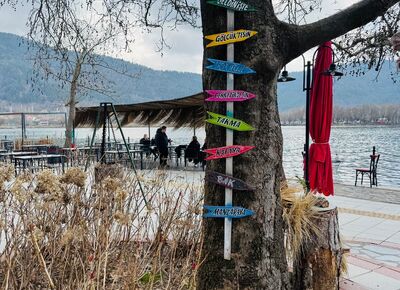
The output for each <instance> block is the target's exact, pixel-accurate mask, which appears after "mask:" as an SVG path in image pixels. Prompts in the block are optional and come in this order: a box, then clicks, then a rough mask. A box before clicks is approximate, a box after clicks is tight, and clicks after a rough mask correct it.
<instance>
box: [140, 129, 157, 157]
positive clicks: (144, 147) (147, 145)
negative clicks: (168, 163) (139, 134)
mask: <svg viewBox="0 0 400 290" xmlns="http://www.w3.org/2000/svg"><path fill="white" fill-rule="evenodd" d="M139 143H140V144H141V145H142V150H143V152H145V153H146V157H148V156H149V155H150V154H151V153H152V154H154V155H155V152H154V150H153V149H151V147H150V143H151V141H150V138H149V137H148V136H147V134H144V136H143V138H142V139H140V141H139Z"/></svg>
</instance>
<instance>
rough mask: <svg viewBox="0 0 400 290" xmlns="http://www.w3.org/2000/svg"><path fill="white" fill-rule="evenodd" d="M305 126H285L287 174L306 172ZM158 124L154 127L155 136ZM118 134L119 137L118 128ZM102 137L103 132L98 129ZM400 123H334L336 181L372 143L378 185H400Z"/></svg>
mask: <svg viewBox="0 0 400 290" xmlns="http://www.w3.org/2000/svg"><path fill="white" fill-rule="evenodd" d="M304 130H305V128H304V127H302V126H293V127H291V126H286V127H283V128H282V131H283V137H284V168H285V172H286V176H287V177H295V176H303V169H302V155H301V152H302V150H303V144H304V138H305V137H304ZM155 131H156V128H151V135H152V136H154V134H155ZM92 132H93V131H92V129H77V130H76V138H77V143H78V144H85V143H87V140H88V137H89V136H91V134H92ZM147 133H148V128H124V134H125V136H126V137H127V138H128V137H129V139H130V141H131V142H135V141H138V140H139V139H140V138H141V137H142V136H143V134H147ZM20 134H21V133H20V130H19V129H0V137H1V139H3V138H4V136H7V138H9V139H10V138H19V137H20ZM115 134H116V137H117V138H120V135H119V134H118V132H115ZM167 134H168V136H169V137H170V138H171V139H172V140H173V143H175V144H185V143H188V141H189V140H190V139H191V136H193V129H179V130H172V129H171V130H168V132H167ZM27 135H28V138H43V137H44V138H45V137H46V136H47V137H49V138H51V139H54V140H62V138H63V136H64V129H63V128H50V129H41V128H35V129H32V128H27ZM97 135H98V140H100V132H98V134H97ZM196 135H197V136H198V138H199V141H200V143H201V144H202V143H203V141H204V137H205V132H204V130H203V129H198V130H196ZM399 136H400V127H398V126H397V127H389V126H355V127H348V126H346V127H333V128H332V134H331V149H332V160H333V161H340V162H334V163H333V174H334V180H335V182H339V183H344V184H354V179H355V168H358V167H368V166H369V155H370V154H371V153H372V146H375V147H376V150H377V153H379V154H381V157H380V160H379V165H378V182H379V186H381V187H387V188H400V171H399V169H398V165H399V163H400V138H399Z"/></svg>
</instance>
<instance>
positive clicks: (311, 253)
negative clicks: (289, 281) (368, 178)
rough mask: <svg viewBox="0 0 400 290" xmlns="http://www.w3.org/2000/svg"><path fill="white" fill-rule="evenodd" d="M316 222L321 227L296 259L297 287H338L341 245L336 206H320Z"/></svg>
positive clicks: (326, 289) (326, 288)
mask: <svg viewBox="0 0 400 290" xmlns="http://www.w3.org/2000/svg"><path fill="white" fill-rule="evenodd" d="M317 211H318V212H319V213H320V214H319V216H318V219H316V220H315V224H316V226H317V227H318V229H319V230H320V233H319V235H318V236H315V237H314V238H313V239H312V242H311V243H309V244H307V245H304V247H303V253H302V255H301V257H299V259H298V260H297V261H296V262H295V266H294V267H295V268H294V272H295V289H313V290H320V289H324V290H331V289H332V290H333V289H339V278H340V273H341V265H342V258H343V253H342V247H341V242H340V237H339V221H338V210H337V208H336V207H335V208H317Z"/></svg>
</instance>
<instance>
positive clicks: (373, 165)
mask: <svg viewBox="0 0 400 290" xmlns="http://www.w3.org/2000/svg"><path fill="white" fill-rule="evenodd" d="M380 156H381V155H380V154H377V155H376V154H373V155H370V158H371V160H370V163H369V168H357V169H356V181H355V183H354V186H357V179H358V175H359V174H361V184H363V180H364V175H365V174H366V175H368V178H369V186H370V187H372V185H375V186H378V177H377V169H378V162H379V157H380Z"/></svg>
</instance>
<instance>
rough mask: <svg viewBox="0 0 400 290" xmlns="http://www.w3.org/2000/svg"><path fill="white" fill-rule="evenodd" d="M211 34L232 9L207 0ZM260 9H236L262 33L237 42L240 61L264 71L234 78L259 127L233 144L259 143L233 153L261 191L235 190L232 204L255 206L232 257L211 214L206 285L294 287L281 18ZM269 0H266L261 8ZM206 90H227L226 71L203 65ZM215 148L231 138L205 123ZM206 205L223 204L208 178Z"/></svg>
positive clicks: (220, 166)
mask: <svg viewBox="0 0 400 290" xmlns="http://www.w3.org/2000/svg"><path fill="white" fill-rule="evenodd" d="M201 4H202V20H203V32H204V35H208V34H214V33H218V32H223V31H226V10H225V9H221V8H217V7H213V6H211V5H208V4H206V3H205V1H204V0H203V1H201ZM257 6H258V7H257V8H258V9H259V10H258V12H256V13H236V17H235V22H236V25H235V29H241V28H243V29H251V30H256V31H258V35H257V36H256V37H253V38H251V39H249V40H247V41H245V42H243V43H239V44H236V45H235V62H240V63H243V64H245V65H247V66H249V67H251V68H253V69H254V70H256V72H257V74H255V75H247V76H236V77H235V89H243V90H247V91H249V92H252V93H255V94H257V98H256V99H253V100H251V101H248V102H242V103H236V104H235V113H234V116H235V118H239V119H241V120H243V121H245V122H247V123H249V124H251V125H252V126H254V127H255V131H253V132H235V133H234V144H240V145H254V146H256V148H255V149H253V150H251V151H250V152H248V153H245V154H243V155H241V156H238V157H234V167H233V168H234V169H233V171H234V176H235V177H238V178H241V179H243V180H245V181H246V182H248V183H249V184H251V185H253V186H254V187H255V188H256V190H255V191H254V192H235V191H234V193H233V204H234V205H236V206H243V207H245V208H248V209H251V210H254V211H255V215H254V216H252V217H248V218H244V219H239V220H234V222H233V233H232V259H231V260H230V261H227V260H224V257H223V232H224V229H223V220H222V219H205V220H204V225H203V227H204V228H203V233H204V238H205V241H204V245H203V253H204V258H205V260H204V262H203V263H202V265H201V268H200V269H199V277H198V288H199V289H273V290H278V289H289V288H290V286H289V274H288V269H287V262H286V256H285V250H284V244H283V221H282V208H281V206H280V202H279V200H280V178H281V162H282V135H281V128H280V121H279V115H278V110H277V95H276V79H277V76H278V74H279V71H280V69H281V66H282V57H281V55H280V50H278V49H276V47H279V45H278V44H277V43H278V42H279V41H280V40H279V39H278V38H277V33H276V31H275V29H277V28H276V27H277V26H278V25H279V24H278V23H279V22H278V21H277V19H276V18H275V16H273V13H272V12H273V11H272V6H271V3H270V2H269V1H265V2H263V4H258V5H257ZM260 6H262V7H260ZM204 57H205V59H204V61H205V62H206V58H207V57H211V58H216V59H221V60H226V47H225V46H221V47H216V48H210V49H205V52H204ZM203 85H204V89H225V88H226V74H224V73H219V72H213V71H209V70H204V71H203ZM206 109H207V110H208V111H212V112H217V113H221V114H224V113H225V111H226V110H225V104H224V103H207V104H206ZM206 133H207V142H208V147H209V148H212V147H219V146H224V145H225V130H224V129H223V128H221V127H218V126H215V125H207V126H206ZM207 170H214V171H218V172H225V161H224V160H217V161H211V162H209V163H208V165H207ZM204 203H205V204H206V205H223V204H224V189H223V188H222V187H218V186H216V185H213V184H211V183H206V186H205V199H204Z"/></svg>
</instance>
